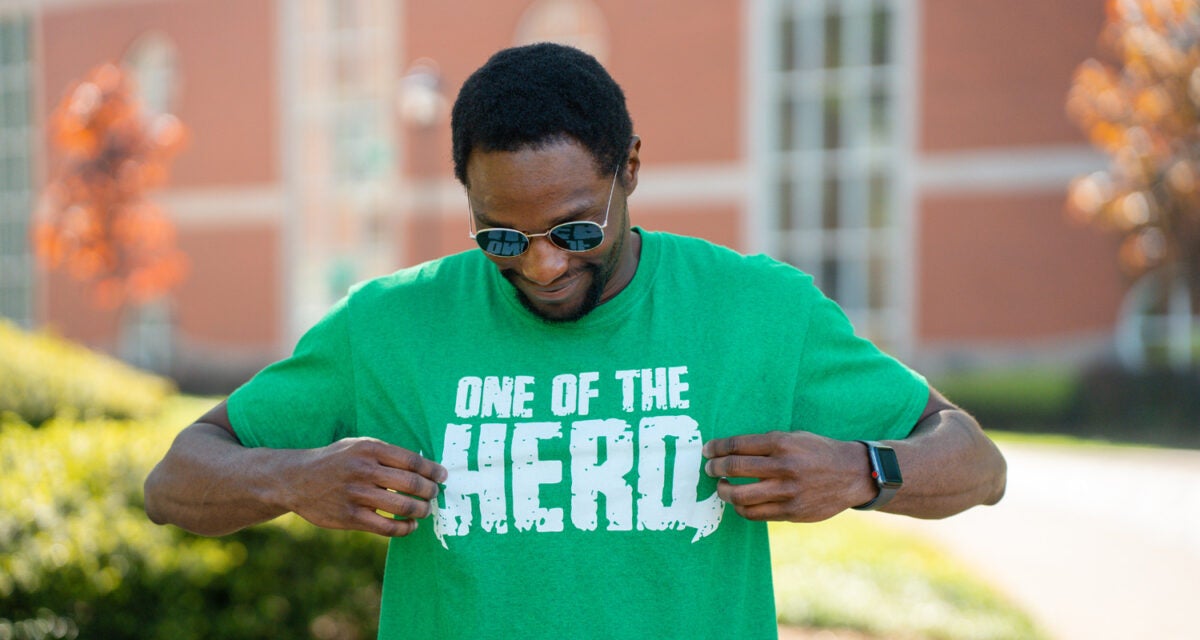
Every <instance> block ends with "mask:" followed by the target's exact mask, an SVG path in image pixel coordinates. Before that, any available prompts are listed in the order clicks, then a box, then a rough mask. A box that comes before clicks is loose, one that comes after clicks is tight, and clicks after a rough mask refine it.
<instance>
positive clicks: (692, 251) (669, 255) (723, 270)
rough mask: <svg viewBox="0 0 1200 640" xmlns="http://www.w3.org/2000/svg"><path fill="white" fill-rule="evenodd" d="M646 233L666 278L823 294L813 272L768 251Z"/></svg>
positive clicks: (751, 291)
mask: <svg viewBox="0 0 1200 640" xmlns="http://www.w3.org/2000/svg"><path fill="white" fill-rule="evenodd" d="M648 233H649V235H650V236H651V237H653V238H654V241H656V242H658V243H659V245H660V247H661V250H660V251H661V256H662V267H663V271H664V272H665V273H667V274H669V275H668V278H669V279H672V280H687V281H692V282H695V283H697V284H699V285H700V286H703V287H712V288H714V290H719V291H725V292H730V293H740V294H742V295H745V296H754V297H761V296H763V295H765V294H767V293H771V294H774V296H779V295H780V294H784V295H785V296H786V297H788V298H793V299H794V297H795V296H800V297H803V298H808V299H810V300H812V299H815V298H820V297H823V296H822V294H821V292H820V291H819V290H818V289H817V287H816V285H815V284H814V283H813V279H812V276H810V275H809V274H807V273H804V272H803V271H801V270H799V269H797V268H796V267H794V266H792V265H790V264H787V263H785V262H780V261H779V260H776V259H775V258H772V257H770V256H768V255H765V254H761V253H760V254H754V255H746V254H743V253H741V252H739V251H736V250H734V249H731V248H729V247H726V246H723V245H719V244H716V243H714V242H711V241H709V240H705V239H702V238H693V237H689V236H680V235H675V234H671V233H663V232H648ZM739 297H740V296H739Z"/></svg>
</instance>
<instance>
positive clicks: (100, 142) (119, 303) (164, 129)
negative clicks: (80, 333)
mask: <svg viewBox="0 0 1200 640" xmlns="http://www.w3.org/2000/svg"><path fill="white" fill-rule="evenodd" d="M50 126H51V131H52V132H53V137H52V145H53V147H54V148H55V149H56V150H57V151H59V152H60V153H61V155H62V166H61V170H60V171H59V172H58V174H57V176H56V177H55V178H54V179H53V180H52V181H51V182H50V183H49V185H48V186H47V188H46V190H45V193H44V194H43V197H42V202H41V204H40V206H39V210H38V211H37V212H36V214H35V220H34V225H33V244H34V250H35V253H36V255H37V256H38V258H39V260H40V261H41V262H42V264H44V265H46V266H47V267H49V268H52V269H62V270H65V271H66V273H67V274H69V275H70V276H71V277H72V278H74V279H76V280H79V281H82V282H85V283H87V284H88V285H89V288H90V289H91V293H92V298H93V302H94V303H95V304H96V305H97V306H99V307H100V308H104V309H118V308H121V307H124V306H126V305H129V304H134V305H138V304H142V303H145V302H148V301H150V300H153V299H155V298H157V297H160V296H162V295H163V294H165V293H167V292H168V291H170V290H171V289H172V288H174V287H175V286H176V285H178V284H179V283H180V282H182V280H183V278H184V277H185V275H186V273H187V269H188V261H187V258H186V256H185V255H184V254H183V253H182V252H181V251H180V250H179V249H178V248H177V247H176V244H175V227H174V225H173V224H172V223H171V221H170V220H169V219H168V218H167V217H166V216H165V215H164V213H163V211H162V209H161V208H160V207H158V206H157V205H155V204H154V203H153V202H150V201H149V200H148V199H146V196H145V194H146V191H148V190H149V189H152V188H154V187H158V186H161V185H163V184H164V183H165V182H166V180H167V175H168V166H169V163H170V161H171V160H172V159H173V157H174V156H175V154H176V153H177V152H178V151H179V150H180V149H181V148H182V146H183V144H184V142H185V139H186V137H187V132H186V130H185V128H184V126H183V125H182V124H181V123H180V121H179V120H178V118H176V117H175V116H172V115H169V114H163V115H154V116H150V115H148V114H147V113H146V112H144V111H143V109H142V107H141V104H140V103H139V101H138V99H137V96H136V93H135V91H134V89H133V84H132V81H131V80H130V78H129V76H128V75H127V74H126V72H125V71H123V70H122V69H121V68H120V67H117V66H116V65H112V64H105V65H101V66H99V67H97V68H95V69H93V70H92V71H91V72H90V73H88V75H87V76H86V77H85V78H84V79H83V80H82V81H80V82H78V83H77V84H75V85H74V86H73V87H72V88H71V89H70V90H69V91H68V92H67V94H66V97H65V98H64V99H63V100H62V102H61V103H60V104H59V105H58V107H57V108H56V109H55V110H54V113H53V115H52V116H51V119H50Z"/></svg>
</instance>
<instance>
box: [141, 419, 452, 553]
mask: <svg viewBox="0 0 1200 640" xmlns="http://www.w3.org/2000/svg"><path fill="white" fill-rule="evenodd" d="M445 478H446V470H445V469H444V468H443V467H442V466H441V465H438V464H436V463H434V462H431V461H429V460H426V459H425V458H422V457H421V456H419V455H417V454H416V453H413V452H412V451H408V450H407V449H402V448H400V447H396V446H392V445H389V444H386V443H384V442H380V441H378V440H374V439H371V438H349V439H345V440H340V441H338V442H334V443H333V444H331V445H329V446H326V447H321V448H317V449H266V448H247V447H243V446H242V444H241V443H240V442H239V441H238V439H237V436H236V434H235V432H234V430H233V426H232V425H231V424H230V422H229V414H228V412H227V411H226V408H225V403H224V402H222V403H221V404H219V405H217V406H216V407H214V408H213V409H212V410H211V411H209V412H208V413H206V414H205V415H204V416H202V417H201V418H200V419H199V420H197V421H196V422H195V423H194V424H192V425H191V426H189V427H187V428H186V429H184V430H183V431H182V432H180V434H179V436H178V437H177V438H176V439H175V442H174V443H173V444H172V445H171V448H170V449H169V450H168V451H167V454H166V456H165V457H164V458H163V459H162V461H161V462H159V463H158V465H157V466H155V467H154V469H153V470H152V471H151V472H150V475H149V477H147V478H146V485H145V493H146V514H147V515H148V516H149V517H150V519H151V520H152V521H154V522H155V523H157V524H166V523H171V524H175V525H178V526H179V527H182V528H183V529H186V530H188V531H191V532H193V533H199V534H202V535H224V534H227V533H232V532H234V531H237V530H239V529H242V528H245V527H248V526H250V525H253V524H257V523H259V522H264V521H266V520H270V519H272V518H275V517H276V516H279V515H281V514H284V513H287V512H289V511H294V512H296V513H297V514H299V515H300V516H301V517H303V518H304V519H306V520H308V521H309V522H312V523H313V524H315V525H318V526H321V527H326V528H331V529H359V530H363V531H369V532H372V533H377V534H380V535H386V536H404V535H408V534H409V533H412V531H413V530H414V529H416V528H417V520H416V519H417V518H423V517H425V516H427V515H429V513H430V504H429V502H428V501H429V500H432V499H434V498H435V497H436V496H437V483H439V482H442V481H444V480H445ZM397 492H399V493H397ZM377 509H378V510H382V511H384V512H387V513H393V514H396V515H399V516H403V517H406V518H411V519H406V520H396V519H393V518H390V517H387V516H382V515H379V514H378V513H376V510H377Z"/></svg>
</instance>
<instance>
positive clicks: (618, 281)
mask: <svg viewBox="0 0 1200 640" xmlns="http://www.w3.org/2000/svg"><path fill="white" fill-rule="evenodd" d="M636 163H637V160H636V147H635V150H634V151H633V152H632V153H631V160H630V161H629V162H625V163H623V164H622V166H621V175H620V176H618V177H617V182H616V186H615V187H614V186H613V173H612V171H613V170H616V169H617V168H616V167H612V168H610V169H608V170H607V171H605V172H598V171H597V168H596V162H595V160H594V159H593V157H592V155H591V154H590V153H589V152H588V151H587V150H586V149H585V148H584V147H582V146H581V145H579V144H578V143H575V142H573V141H567V142H560V143H554V144H551V145H548V146H545V147H543V148H540V149H522V150H520V151H514V152H506V151H496V152H480V151H476V152H473V153H472V154H471V159H470V161H469V162H468V163H467V180H468V183H469V185H470V186H469V188H468V189H467V197H468V198H470V201H471V210H472V211H473V215H474V216H475V220H474V224H475V229H476V230H480V229H488V228H495V227H501V228H508V229H516V230H517V231H521V232H523V233H526V234H535V233H543V232H545V231H548V230H549V229H550V228H551V227H554V226H555V225H559V224H562V223H564V222H572V221H577V220H590V221H593V222H596V223H599V224H603V223H604V216H605V207H606V205H607V206H611V209H610V210H609V211H608V226H607V227H606V228H605V230H604V242H603V243H601V244H600V246H598V247H596V248H595V249H592V250H591V251H585V252H568V251H564V250H562V249H560V248H559V247H557V246H555V245H554V244H553V243H551V242H550V241H549V240H548V239H547V238H546V237H544V236H543V237H537V238H533V239H532V240H531V242H530V244H529V248H528V249H527V250H526V251H525V253H523V254H521V255H519V256H516V257H513V258H498V257H496V256H492V255H490V254H488V258H489V259H490V260H491V261H492V262H494V263H495V264H496V266H497V267H499V269H500V273H501V274H502V275H503V276H504V277H505V278H507V279H508V281H509V282H511V283H512V284H513V286H514V287H516V289H517V296H518V298H519V299H520V300H521V303H522V304H523V305H525V307H526V308H527V309H529V310H530V311H531V312H533V313H534V314H536V315H538V316H539V317H541V318H542V319H544V320H548V321H551V322H565V321H572V320H578V319H579V318H582V317H583V316H585V315H587V314H588V312H590V311H591V310H592V309H594V308H595V307H596V306H597V305H598V304H600V303H601V302H604V301H606V300H608V299H609V298H611V297H612V296H614V295H616V294H617V293H618V292H620V291H621V289H623V288H624V287H625V285H627V284H629V281H630V280H631V279H632V278H633V273H634V272H635V271H636V269H637V256H638V248H639V247H640V242H637V239H636V236H634V241H632V242H631V241H630V238H631V236H632V235H633V234H630V231H629V216H628V211H627V209H626V200H625V198H626V196H627V195H628V193H629V191H631V190H632V189H626V188H625V187H624V186H623V185H622V182H625V183H626V184H629V185H632V184H634V182H633V181H635V180H636V168H634V169H632V171H633V174H632V175H631V174H630V171H631V170H630V167H631V166H634V165H636ZM610 192H611V193H612V203H611V205H609V194H610Z"/></svg>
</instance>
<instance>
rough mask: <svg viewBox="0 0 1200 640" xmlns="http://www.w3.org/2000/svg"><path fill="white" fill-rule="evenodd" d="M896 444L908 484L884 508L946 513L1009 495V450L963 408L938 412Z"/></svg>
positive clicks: (921, 513) (927, 515) (932, 515)
mask: <svg viewBox="0 0 1200 640" xmlns="http://www.w3.org/2000/svg"><path fill="white" fill-rule="evenodd" d="M887 444H889V445H890V446H892V447H893V448H894V449H895V450H896V456H897V458H898V459H899V462H900V469H901V470H902V473H903V475H904V487H903V488H902V489H901V490H900V491H899V492H898V493H897V494H896V497H895V499H893V500H892V501H891V502H890V503H889V504H888V505H887V506H886V507H884V508H883V509H882V510H883V511H887V512H889V513H899V514H904V515H909V516H914V517H917V518H945V517H947V516H951V515H954V514H956V513H959V512H962V511H965V510H967V509H969V508H971V507H973V506H976V505H980V504H984V505H992V504H996V503H997V502H999V501H1000V498H1002V497H1003V496H1004V487H1005V482H1006V471H1007V465H1006V463H1005V461H1004V456H1003V455H1002V454H1001V453H1000V450H999V449H998V448H997V447H996V445H995V443H993V442H992V441H991V439H989V438H988V437H987V436H986V435H984V433H983V430H982V429H981V428H980V427H979V424H978V423H977V422H976V421H975V419H974V418H972V417H971V416H970V415H968V414H967V413H965V412H963V411H961V410H959V409H946V410H943V411H939V412H937V413H934V414H932V415H930V416H928V417H927V418H925V419H924V420H922V421H921V422H919V423H918V424H917V426H916V428H914V429H913V432H912V434H910V435H909V437H908V438H905V439H904V440H893V441H888V442H887Z"/></svg>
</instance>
